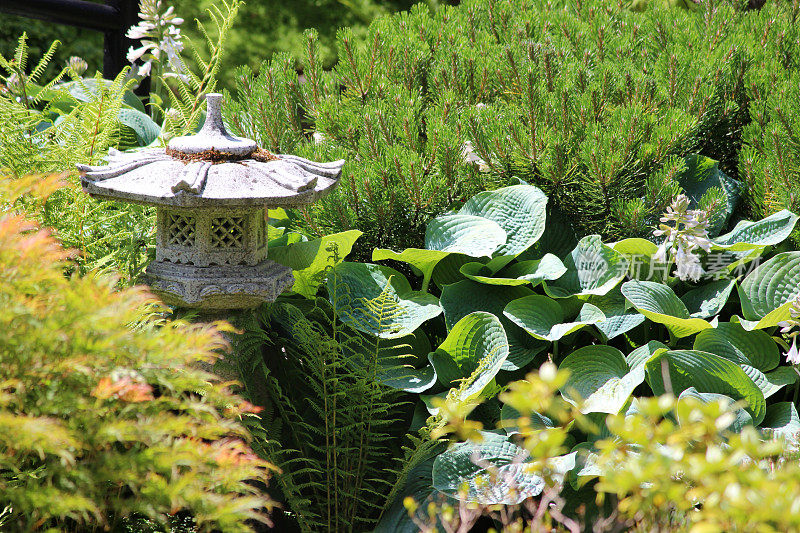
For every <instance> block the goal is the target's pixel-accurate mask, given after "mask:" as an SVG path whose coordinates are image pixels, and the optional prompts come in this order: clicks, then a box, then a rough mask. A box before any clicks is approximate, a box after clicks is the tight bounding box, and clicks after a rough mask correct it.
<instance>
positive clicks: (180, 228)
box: [168, 214, 195, 246]
mask: <svg viewBox="0 0 800 533" xmlns="http://www.w3.org/2000/svg"><path fill="white" fill-rule="evenodd" d="M168 232H169V236H168V242H169V244H177V245H179V246H194V234H195V221H194V219H193V218H192V217H187V216H184V215H174V214H171V215H169V227H168Z"/></svg>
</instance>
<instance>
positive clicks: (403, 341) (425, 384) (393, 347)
mask: <svg viewBox="0 0 800 533" xmlns="http://www.w3.org/2000/svg"><path fill="white" fill-rule="evenodd" d="M365 344H367V346H369V344H368V343H365ZM430 351H431V344H430V341H429V340H428V337H427V336H426V335H425V333H424V332H423V331H422V330H421V329H418V330H416V331H415V332H414V333H413V334H411V335H406V336H404V337H398V338H396V339H381V340H380V341H379V342H378V379H379V380H380V381H381V383H383V384H384V385H387V386H389V387H392V388H394V389H399V390H403V391H406V392H413V393H420V392H423V391H426V390H428V389H429V388H431V387H433V385H435V384H436V371H435V370H434V369H433V367H432V366H430V365H427V366H422V367H421V368H417V366H419V362H420V361H421V360H425V361H426V362H427V355H428V353H430Z"/></svg>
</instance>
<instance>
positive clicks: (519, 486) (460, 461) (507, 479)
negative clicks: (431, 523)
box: [433, 431, 575, 505]
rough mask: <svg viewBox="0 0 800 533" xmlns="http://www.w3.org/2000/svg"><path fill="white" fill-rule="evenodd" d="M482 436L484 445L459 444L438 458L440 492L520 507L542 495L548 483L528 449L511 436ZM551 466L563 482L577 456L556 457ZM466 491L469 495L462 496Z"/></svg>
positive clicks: (435, 469)
mask: <svg viewBox="0 0 800 533" xmlns="http://www.w3.org/2000/svg"><path fill="white" fill-rule="evenodd" d="M481 436H482V437H483V440H482V441H481V442H462V443H458V444H455V445H453V446H452V447H451V448H450V449H448V450H447V451H445V452H444V453H442V454H441V455H439V456H438V457H437V458H436V460H435V461H434V463H433V486H434V487H435V488H436V489H438V490H440V491H441V492H444V493H445V494H447V495H449V496H452V497H454V498H461V497H463V498H465V499H466V500H467V501H471V502H478V503H482V504H485V505H494V504H507V505H516V504H519V503H520V502H522V501H524V500H526V499H528V498H531V497H534V496H538V495H539V494H540V493H541V492H542V490H543V489H544V487H545V481H544V479H542V478H541V477H540V476H539V475H537V474H536V473H534V472H533V471H532V468H531V465H530V464H529V463H527V461H528V460H529V456H528V452H526V451H525V449H524V448H522V447H520V446H517V445H516V444H514V443H513V442H512V441H511V440H510V439H509V437H508V436H507V435H500V434H497V433H490V432H486V431H483V432H481ZM476 463H477V464H476ZM479 465H480V466H479ZM486 465H488V466H489V469H488V470H487V469H486V468H485V466H486ZM548 466H549V467H550V469H551V470H552V471H553V472H554V477H556V478H557V477H559V476H561V477H562V478H563V475H564V474H565V473H566V472H568V471H570V470H571V469H572V468H573V467H574V466H575V454H574V453H570V454H568V455H565V456H561V457H554V458H552V459H551V460H550V461H549V464H548ZM463 488H466V493H465V494H463V493H461V490H462V489H463Z"/></svg>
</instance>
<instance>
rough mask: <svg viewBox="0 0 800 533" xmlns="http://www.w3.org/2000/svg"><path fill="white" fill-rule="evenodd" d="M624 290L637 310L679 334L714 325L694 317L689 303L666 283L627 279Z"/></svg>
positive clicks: (694, 331)
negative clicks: (682, 299) (685, 302)
mask: <svg viewBox="0 0 800 533" xmlns="http://www.w3.org/2000/svg"><path fill="white" fill-rule="evenodd" d="M622 294H623V295H625V298H627V299H628V301H629V302H631V304H633V306H634V307H635V308H636V310H637V311H639V312H640V313H641V314H643V315H644V316H646V317H647V318H649V319H650V320H652V321H653V322H658V323H659V324H664V325H665V326H666V327H667V329H669V330H670V331H671V332H672V333H673V334H674V335H675V336H676V337H679V338H680V337H687V336H689V335H692V334H694V333H697V332H698V331H703V330H704V329H708V328H711V327H713V326H712V324H710V323H709V322H707V321H706V320H703V319H702V318H691V316H690V314H689V311H688V310H687V309H686V305H685V304H684V303H683V302H682V301H681V300H680V298H678V297H677V296H676V295H675V293H674V292H673V290H672V289H670V288H669V287H668V286H667V285H664V284H663V283H654V282H652V281H635V280H632V281H627V282H625V283H623V284H622Z"/></svg>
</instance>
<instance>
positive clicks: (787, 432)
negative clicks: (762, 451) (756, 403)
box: [760, 402, 800, 450]
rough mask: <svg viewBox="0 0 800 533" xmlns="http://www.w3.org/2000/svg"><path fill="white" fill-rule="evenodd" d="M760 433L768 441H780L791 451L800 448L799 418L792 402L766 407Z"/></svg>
mask: <svg viewBox="0 0 800 533" xmlns="http://www.w3.org/2000/svg"><path fill="white" fill-rule="evenodd" d="M760 429H761V432H762V433H763V434H764V436H765V437H767V438H770V439H782V440H784V442H785V443H786V446H787V447H788V448H789V449H791V450H797V449H798V448H800V416H798V415H797V408H796V407H795V406H794V404H793V403H792V402H779V403H775V404H772V405H770V406H769V407H767V414H766V415H764V420H763V421H762V422H761V428H760Z"/></svg>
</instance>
